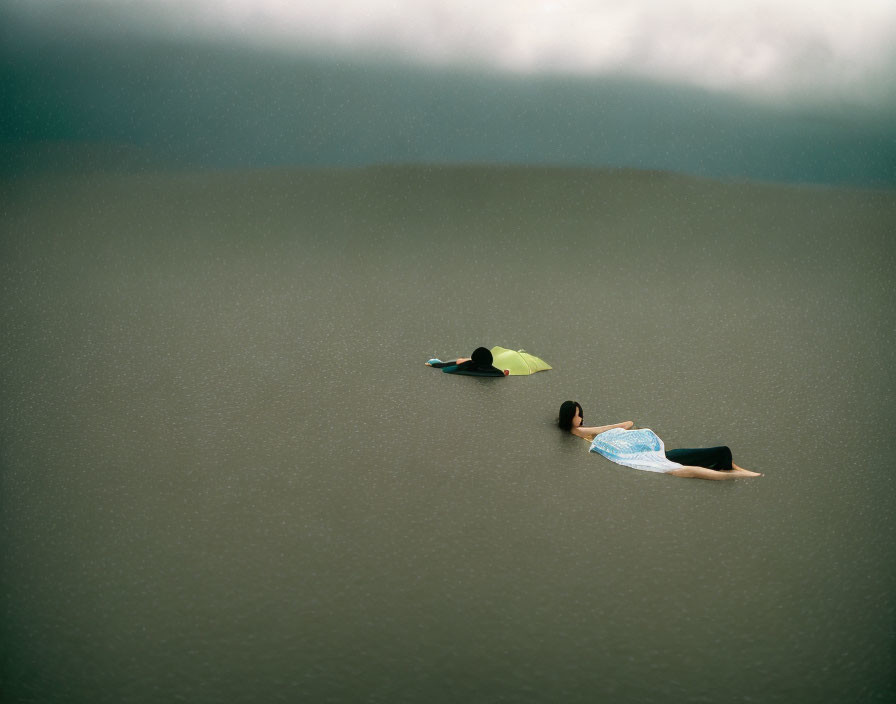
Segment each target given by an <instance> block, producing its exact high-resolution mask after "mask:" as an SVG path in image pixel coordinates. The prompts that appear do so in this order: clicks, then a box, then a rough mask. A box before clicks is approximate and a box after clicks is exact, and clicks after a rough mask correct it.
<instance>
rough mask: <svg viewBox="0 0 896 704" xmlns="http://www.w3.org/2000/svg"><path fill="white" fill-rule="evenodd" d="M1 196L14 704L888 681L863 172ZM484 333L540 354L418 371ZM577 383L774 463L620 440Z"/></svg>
mask: <svg viewBox="0 0 896 704" xmlns="http://www.w3.org/2000/svg"><path fill="white" fill-rule="evenodd" d="M3 204H4V207H3V209H2V213H3V215H2V218H3V231H4V232H5V233H6V234H5V235H4V237H3V243H2V247H3V256H2V264H0V267H2V272H0V273H2V280H3V284H2V286H3V288H2V291H3V306H2V325H3V329H4V336H5V343H4V344H3V346H2V347H0V353H2V361H3V364H2V370H3V371H2V374H3V376H2V379H3V388H2V391H3V398H4V404H3V411H4V412H3V420H2V425H0V428H2V433H3V435H2V437H3V443H2V447H3V451H2V481H3V486H2V501H3V511H2V521H3V532H4V535H5V536H6V539H5V541H4V546H5V548H4V559H3V577H4V579H3V582H4V585H5V588H4V597H5V599H4V601H5V605H6V608H5V609H4V614H5V615H4V617H3V622H2V623H3V632H4V638H3V639H2V640H3V643H4V645H3V648H4V654H5V657H4V666H3V668H4V669H3V679H4V683H5V684H4V690H5V692H6V696H7V697H8V698H9V700H10V701H34V700H37V701H164V700H170V699H173V698H175V697H180V698H183V699H186V700H189V701H220V700H225V699H226V700H230V701H250V700H252V701H257V700H287V701H295V700H299V699H305V700H308V701H383V702H395V701H414V702H416V701H446V702H449V701H450V702H454V701H501V700H508V701H532V702H536V701H568V702H569V701H581V702H586V701H588V702H590V701H594V699H595V698H596V697H598V698H599V697H612V698H613V699H614V700H615V701H666V700H671V701H690V700H694V701H703V700H707V701H724V700H734V699H738V700H748V699H752V700H758V701H763V702H785V701H787V702H790V701H793V700H794V699H798V700H803V701H814V702H819V701H831V702H833V701H840V700H842V699H843V698H845V697H850V698H851V699H856V698H859V699H862V700H873V699H874V698H879V699H886V698H888V697H890V696H892V694H893V688H892V670H891V665H892V662H891V657H890V654H891V653H892V652H893V646H894V643H893V635H892V628H891V625H892V619H893V600H892V597H891V594H892V593H893V587H894V578H893V570H892V567H891V565H892V550H891V548H890V545H891V544H892V538H893V527H892V521H891V520H890V519H889V514H890V509H891V506H892V498H893V490H892V482H891V481H890V474H891V472H892V469H893V463H892V460H891V455H890V451H889V448H888V447H887V444H888V443H887V442H886V432H885V429H886V428H887V426H888V425H889V424H890V422H891V421H892V420H893V416H892V404H891V398H892V392H893V384H892V374H891V372H890V370H891V369H892V368H893V366H894V365H893V362H894V354H893V351H892V347H891V345H889V341H890V338H891V336H892V330H893V322H894V316H893V309H892V296H891V286H890V281H891V276H890V271H891V270H892V266H893V260H894V249H893V245H892V242H891V241H889V240H888V235H889V234H890V233H891V232H892V229H893V224H894V222H896V198H894V196H893V194H892V193H887V192H877V193H875V192H865V191H837V190H826V189H799V188H782V187H772V186H749V187H748V186H738V185H723V184H714V183H710V182H702V181H695V180H689V179H685V178H679V177H674V176H668V175H662V174H639V173H633V172H618V173H600V172H586V171H551V170H533V169H508V170H501V169H473V168H469V169H464V168H457V169H442V170H432V169H423V168H419V169H401V168H390V169H369V170H357V171H346V172H339V171H335V172H308V173H300V172H298V173H293V172H267V173H252V174H218V175H210V174H205V175H194V176H190V175H179V176H164V175H158V176H143V177H136V176H134V177H116V178H108V179H106V178H103V177H101V176H94V177H90V178H82V179H78V178H71V179H57V180H54V179H53V178H52V177H46V178H44V179H43V180H33V181H23V182H8V183H6V184H5V185H4V190H3ZM480 344H483V345H487V346H491V345H496V344H498V345H503V346H506V347H513V348H520V347H525V348H526V349H527V350H529V351H531V352H533V353H534V354H537V355H539V356H541V357H543V358H544V359H545V360H546V361H548V362H549V363H550V364H551V365H553V367H554V370H553V371H550V372H545V373H540V374H537V375H534V376H532V377H520V378H514V377H511V378H508V379H497V380H495V379H476V378H457V377H451V376H449V375H446V374H441V373H440V372H438V371H436V370H433V369H429V368H427V367H425V366H424V365H423V362H424V361H425V360H426V359H428V358H430V357H433V356H439V357H441V358H442V359H446V358H449V357H451V356H452V355H459V354H468V353H469V352H470V351H471V350H472V349H473V347H475V346H477V345H480ZM567 398H573V399H577V400H579V401H580V402H581V403H582V405H583V406H584V408H585V412H586V418H587V419H588V422H590V423H595V424H597V423H603V422H607V423H609V422H616V421H619V420H629V419H632V420H635V421H636V422H637V423H638V424H639V425H642V426H648V427H651V428H653V429H654V430H655V431H656V432H657V433H658V434H659V435H660V436H661V437H662V438H663V439H664V440H665V441H666V445H667V447H681V446H700V445H709V444H720V443H724V444H728V445H730V446H731V447H732V449H733V450H734V454H735V459H736V461H737V462H738V464H741V465H742V466H745V467H748V468H751V469H756V470H759V471H763V472H765V473H766V476H765V477H764V478H762V479H760V480H753V481H742V482H730V483H728V482H726V483H722V484H721V485H719V484H717V483H714V482H699V481H684V480H675V479H671V478H666V477H661V476H656V475H653V474H649V473H646V472H638V471H635V470H628V469H625V468H622V467H618V466H616V465H613V464H611V463H609V462H607V461H606V460H604V459H602V458H599V457H597V456H595V455H593V454H589V453H588V452H587V449H588V446H587V444H586V443H584V442H581V441H579V440H577V439H575V438H572V437H571V436H566V435H563V434H561V433H560V432H559V431H558V430H557V429H556V427H555V426H554V417H555V414H556V411H557V409H558V407H559V405H560V403H561V402H562V401H563V400H565V399H567ZM882 430H883V431H884V432H881V431H882Z"/></svg>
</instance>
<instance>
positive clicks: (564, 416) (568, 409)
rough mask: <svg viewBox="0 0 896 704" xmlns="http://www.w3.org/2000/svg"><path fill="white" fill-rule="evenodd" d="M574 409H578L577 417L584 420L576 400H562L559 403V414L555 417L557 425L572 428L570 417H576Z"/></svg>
mask: <svg viewBox="0 0 896 704" xmlns="http://www.w3.org/2000/svg"><path fill="white" fill-rule="evenodd" d="M576 409H578V411H579V417H580V418H581V419H582V422H583V423H584V422H585V414H584V413H583V412H582V407H581V406H580V405H579V402H578V401H564V402H563V403H562V404H560V415H559V416H558V418H557V425H559V426H560V427H561V428H562V429H563V430H572V419H573V418H575V417H576Z"/></svg>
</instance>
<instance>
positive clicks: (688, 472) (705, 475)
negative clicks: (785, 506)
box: [666, 467, 762, 479]
mask: <svg viewBox="0 0 896 704" xmlns="http://www.w3.org/2000/svg"><path fill="white" fill-rule="evenodd" d="M666 474H671V475H672V476H673V477H683V478H686V479H743V478H746V477H761V476H762V475H761V474H760V473H759V472H750V471H748V470H746V469H739V468H738V469H729V470H727V471H724V472H720V471H718V470H715V469H707V468H706V467H679V468H678V469H673V470H671V471H669V472H666Z"/></svg>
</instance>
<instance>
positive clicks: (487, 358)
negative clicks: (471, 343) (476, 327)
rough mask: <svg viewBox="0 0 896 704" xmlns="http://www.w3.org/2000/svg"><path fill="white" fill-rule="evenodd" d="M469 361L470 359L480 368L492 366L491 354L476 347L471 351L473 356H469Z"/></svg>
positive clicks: (483, 348) (482, 348)
mask: <svg viewBox="0 0 896 704" xmlns="http://www.w3.org/2000/svg"><path fill="white" fill-rule="evenodd" d="M470 359H472V360H473V361H474V362H475V363H476V364H478V365H480V366H482V367H490V366H492V362H494V361H495V360H494V358H493V357H492V353H491V351H490V350H488V349H486V348H485V347H477V348H476V349H475V350H473V354H471V355H470Z"/></svg>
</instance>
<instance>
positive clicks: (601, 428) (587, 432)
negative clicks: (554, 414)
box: [572, 420, 635, 440]
mask: <svg viewBox="0 0 896 704" xmlns="http://www.w3.org/2000/svg"><path fill="white" fill-rule="evenodd" d="M634 424H635V423H634V421H630V420H626V421H623V422H622V423H614V424H613V425H596V426H591V427H587V428H586V427H585V426H579V427H578V428H573V430H572V432H573V434H574V435H578V436H579V437H582V438H585V439H586V440H594V436H595V435H600V434H601V433H605V432H607V431H608V430H612V429H613V428H622V429H623V430H629V429H630V428H631V427H632V426H633V425H634Z"/></svg>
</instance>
